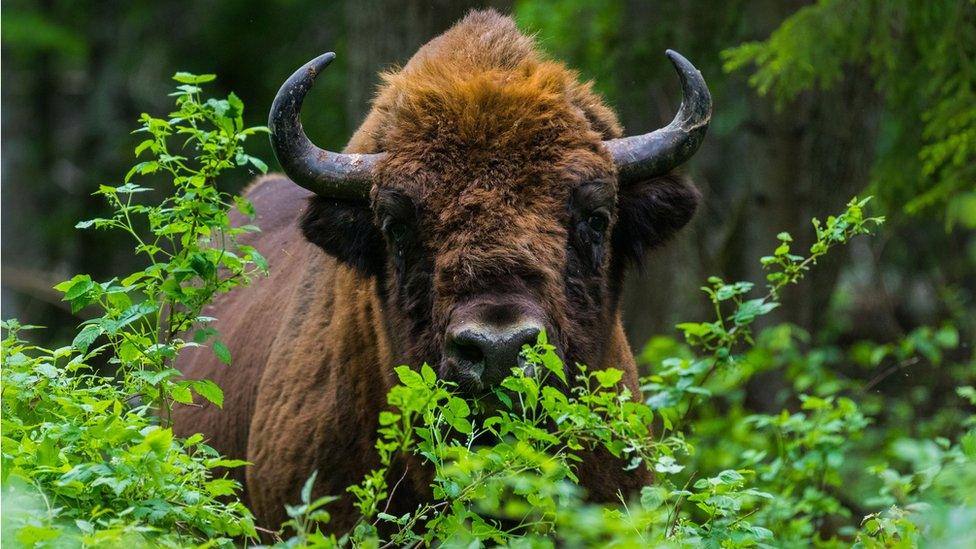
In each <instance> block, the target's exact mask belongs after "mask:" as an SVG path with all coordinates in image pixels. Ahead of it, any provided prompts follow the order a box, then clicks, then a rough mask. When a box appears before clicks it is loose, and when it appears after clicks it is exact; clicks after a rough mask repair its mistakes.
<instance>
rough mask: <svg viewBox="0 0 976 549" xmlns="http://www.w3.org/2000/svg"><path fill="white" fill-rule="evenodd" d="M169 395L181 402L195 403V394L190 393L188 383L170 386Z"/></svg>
mask: <svg viewBox="0 0 976 549" xmlns="http://www.w3.org/2000/svg"><path fill="white" fill-rule="evenodd" d="M169 396H170V398H172V399H173V400H175V401H176V402H179V403H180V404H192V403H193V394H192V393H190V388H189V387H187V386H186V385H173V386H172V387H171V388H170V391H169Z"/></svg>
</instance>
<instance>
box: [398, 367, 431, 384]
mask: <svg viewBox="0 0 976 549" xmlns="http://www.w3.org/2000/svg"><path fill="white" fill-rule="evenodd" d="M393 371H395V372H396V375H397V377H398V378H399V379H400V383H402V384H403V385H405V386H407V387H410V388H413V389H417V388H420V387H424V378H423V377H421V375H420V374H419V373H417V372H416V371H414V370H413V369H411V368H410V367H409V366H397V367H396V368H394V369H393Z"/></svg>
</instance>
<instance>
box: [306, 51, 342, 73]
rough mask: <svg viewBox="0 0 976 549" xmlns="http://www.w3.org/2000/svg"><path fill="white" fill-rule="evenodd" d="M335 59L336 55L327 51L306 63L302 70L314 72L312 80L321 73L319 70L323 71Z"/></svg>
mask: <svg viewBox="0 0 976 549" xmlns="http://www.w3.org/2000/svg"><path fill="white" fill-rule="evenodd" d="M335 58H336V54H335V52H334V51H327V52H325V53H323V54H322V55H320V56H318V57H316V58H315V59H312V60H311V61H309V62H308V63H306V64H305V66H304V67H302V68H303V69H311V70H313V71H315V73H314V74H312V78H315V77H316V76H318V74H319V72H321V70H322V69H324V68H325V67H328V66H329V63H331V62H332V61H334V60H335Z"/></svg>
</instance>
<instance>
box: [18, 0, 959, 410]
mask: <svg viewBox="0 0 976 549" xmlns="http://www.w3.org/2000/svg"><path fill="white" fill-rule="evenodd" d="M485 5H490V6H493V7H496V8H498V9H499V10H501V11H506V12H511V13H513V14H514V15H515V17H516V19H517V20H518V22H519V25H520V26H521V27H522V28H523V29H524V30H526V31H530V32H535V33H537V34H538V38H539V41H540V43H541V45H542V47H543V48H544V50H545V51H547V52H548V53H549V54H550V55H551V56H553V57H555V58H557V59H560V60H563V61H565V62H566V63H567V64H569V65H570V66H572V67H574V68H576V69H578V70H579V71H580V73H581V74H582V75H583V76H584V77H585V78H588V79H593V80H594V81H595V82H596V88H597V89H598V90H599V91H600V92H601V93H603V94H604V96H605V97H606V98H607V100H608V101H609V103H610V104H611V105H612V106H613V107H614V108H616V110H617V112H618V113H619V115H620V117H621V120H622V122H623V124H624V126H625V127H626V128H627V129H628V131H629V132H630V133H635V132H644V131H647V130H650V129H653V128H656V127H659V126H661V125H663V124H665V123H666V122H667V121H668V120H670V118H671V117H672V116H673V113H674V112H675V110H676V108H677V103H678V100H679V98H680V90H679V88H678V81H677V79H676V78H675V76H674V73H673V69H672V67H671V66H670V64H669V63H668V61H667V59H666V58H665V57H664V50H665V49H666V48H673V49H675V50H677V51H679V52H681V53H682V54H684V55H685V56H686V57H688V58H689V59H690V60H691V61H692V62H693V63H695V64H696V65H697V66H698V67H699V69H700V70H701V71H702V72H703V74H704V75H705V79H706V81H707V82H708V83H709V86H710V88H711V90H712V94H713V97H714V100H715V107H714V113H715V115H714V121H713V124H712V126H711V129H710V130H709V135H708V137H707V139H706V141H705V144H704V146H703V147H702V149H701V151H700V152H699V153H698V154H697V155H696V156H695V158H694V160H693V161H692V162H691V163H690V164H689V165H688V166H687V167H686V169H687V170H688V171H689V172H690V174H691V176H692V177H693V179H694V180H695V181H696V183H697V185H698V186H699V188H700V189H701V190H702V191H703V193H704V196H705V199H704V203H703V205H702V207H701V210H700V212H699V214H698V216H697V218H696V220H695V221H694V223H693V226H691V227H690V229H689V230H686V231H684V232H683V233H682V235H681V237H680V238H678V239H677V240H676V241H675V242H673V243H671V244H670V245H669V246H667V247H666V248H664V249H662V250H660V251H658V252H657V253H656V254H655V255H653V256H652V257H651V258H650V260H649V262H648V264H647V265H646V267H645V269H644V270H643V272H641V273H639V274H638V273H635V274H634V275H632V276H631V277H630V279H629V281H628V286H627V289H626V294H625V296H624V303H625V313H624V314H625V319H626V325H627V327H628V330H629V336H630V338H631V341H632V342H633V344H634V346H635V349H640V348H641V346H643V344H644V342H646V341H648V339H649V338H651V337H652V336H653V335H655V334H670V335H674V329H673V326H674V324H675V323H676V322H679V321H684V320H699V319H702V318H704V317H707V315H708V308H709V307H710V305H709V303H708V302H707V301H706V300H705V299H703V296H702V295H701V293H700V291H699V286H701V285H702V284H703V282H704V280H705V278H706V277H707V276H709V275H713V274H714V275H718V276H721V277H723V278H725V279H726V280H752V281H755V282H757V283H761V282H762V281H763V273H762V272H761V269H760V267H759V262H758V259H759V257H760V256H763V255H766V254H768V253H770V252H771V251H772V249H773V248H775V247H776V240H775V235H776V234H777V232H779V231H789V232H790V233H791V234H793V235H794V238H795V239H796V240H797V241H798V244H799V247H802V246H803V245H804V244H809V241H810V239H811V233H812V230H811V228H810V218H811V217H814V216H820V217H822V216H825V215H827V214H829V213H833V212H838V211H841V210H842V209H843V206H844V204H845V203H846V202H847V201H848V199H849V198H850V197H852V196H854V195H859V196H864V195H867V194H872V195H875V197H876V198H875V201H874V203H873V206H874V207H873V211H872V213H873V214H883V215H886V216H887V217H888V223H887V224H886V225H885V226H884V227H883V228H882V229H881V231H880V232H879V234H878V235H877V236H875V237H873V238H861V239H857V240H856V241H855V242H854V243H853V244H852V245H851V246H850V247H849V248H847V249H846V250H845V251H844V252H842V253H838V254H836V255H835V256H834V257H832V258H830V260H829V261H828V262H827V263H825V264H822V265H819V266H818V267H817V268H816V269H815V270H814V271H813V273H812V275H811V276H810V277H809V278H808V279H807V280H805V281H804V282H803V284H802V285H801V286H800V287H799V288H796V289H791V290H790V291H788V293H787V294H786V296H785V299H786V303H785V306H784V307H782V308H781V309H780V310H778V311H777V312H776V314H774V315H771V318H770V319H769V320H768V321H767V322H769V323H773V322H775V323H778V322H789V323H792V324H794V325H796V326H798V327H799V328H801V329H802V330H803V331H805V332H806V333H808V334H809V335H810V345H818V346H821V345H822V346H831V347H832V348H837V349H845V350H846V349H852V348H856V343H857V342H859V341H862V340H872V341H876V342H879V343H885V342H896V341H900V340H901V339H902V338H904V336H905V335H906V334H909V333H910V332H912V330H914V329H916V328H917V327H919V326H934V327H939V326H943V325H950V326H952V327H953V329H952V332H955V333H957V334H958V338H959V342H958V345H957V346H955V350H954V351H953V352H954V353H956V354H957V355H958V356H957V359H959V358H962V360H965V358H963V357H970V356H972V348H971V345H972V343H973V341H974V340H976V305H974V300H976V231H974V229H976V95H974V93H976V92H974V88H976V4H974V3H973V1H972V0H939V1H931V2H928V1H927V2H917V1H913V0H888V1H881V0H832V1H821V2H819V3H814V4H811V3H809V2H796V1H783V0H758V1H749V2H745V1H738V0H725V1H721V2H719V1H715V0H685V1H680V2H651V1H640V0H607V1H601V2H591V1H587V0H554V1H547V2H542V1H530V0H516V1H490V2H471V1H467V0H465V1H447V0H435V1H414V0H378V1H364V0H359V1H355V2H354V1H338V0H337V1H310V0H265V1H262V2H253V1H243V0H223V1H194V2H188V1H167V2H144V1H127V2H118V1H104V2H70V1H59V0H35V1H25V0H8V1H5V2H4V4H3V13H2V26H3V28H2V31H3V32H2V40H3V51H2V79H3V84H4V85H3V90H2V93H3V97H2V105H3V109H2V140H3V158H2V174H3V182H2V185H3V189H2V196H3V201H2V238H3V242H2V285H3V294H2V301H3V316H4V318H10V317H18V318H20V319H21V320H22V321H23V322H25V323H31V324H39V325H45V326H47V327H49V328H50V329H49V330H46V331H44V332H41V334H43V337H49V338H53V339H55V340H64V339H70V337H71V334H72V333H73V331H74V329H75V327H76V325H77V324H78V323H79V322H80V321H81V320H82V318H80V317H77V316H72V315H71V314H70V310H69V309H68V308H67V307H66V305H65V304H63V303H62V302H61V301H60V298H61V296H60V294H59V293H58V292H56V291H54V290H53V289H52V288H51V287H52V286H53V285H54V284H55V283H57V282H58V281H60V280H63V279H65V278H68V277H69V276H70V275H71V274H73V273H78V272H84V273H91V274H92V276H93V277H95V278H96V279H108V278H110V277H111V276H112V275H113V274H117V273H125V272H130V271H132V270H134V267H133V266H131V265H128V264H126V262H130V261H133V260H134V259H133V254H131V252H130V250H129V249H128V245H127V244H125V245H123V244H121V243H120V242H119V241H117V239H119V238H120V235H118V234H112V233H103V232H95V231H77V230H75V229H74V228H73V227H74V224H75V223H76V222H77V221H79V220H82V219H87V218H91V217H95V216H98V215H101V214H102V212H103V211H104V210H105V209H106V208H105V204H104V203H103V201H102V199H101V198H100V197H95V196H92V192H93V191H94V190H96V189H97V187H98V185H99V184H101V183H111V184H118V183H119V182H120V180H121V177H122V176H123V175H124V173H125V171H126V169H127V167H128V166H129V165H131V163H132V158H133V157H132V149H133V147H134V146H135V144H136V143H137V142H138V139H137V137H136V136H130V135H129V131H130V130H131V129H132V128H134V127H135V125H136V119H137V117H138V115H139V114H140V112H142V111H147V112H151V113H154V114H157V115H159V114H163V113H165V112H168V110H169V109H170V107H171V105H170V104H169V103H168V102H167V101H166V100H165V99H166V93H167V92H168V90H170V89H171V86H172V83H171V80H170V76H171V75H172V74H173V73H175V72H177V71H180V70H185V71H190V72H194V73H208V72H213V73H216V74H217V75H218V81H217V86H216V88H217V89H216V90H215V92H216V93H222V92H223V93H225V92H228V91H234V92H235V93H237V94H238V95H239V96H240V97H241V98H242V99H243V100H244V102H245V104H247V105H248V106H249V108H250V111H249V112H247V113H245V122H246V124H248V125H253V124H263V123H264V121H265V117H266V114H267V108H268V106H269V105H270V103H271V99H272V97H273V95H274V93H275V91H276V90H277V88H278V86H279V85H280V83H281V82H282V81H283V79H284V78H285V77H286V76H287V75H288V74H290V73H291V72H292V71H293V70H294V69H295V68H296V67H298V66H299V65H301V64H302V63H304V62H305V61H307V60H308V59H310V58H312V57H314V56H315V55H318V54H319V53H321V52H324V51H329V50H332V51H335V52H337V54H338V60H337V62H336V63H335V64H334V65H333V66H332V67H331V68H330V69H329V71H327V72H326V73H325V75H324V76H323V77H322V78H321V79H320V83H319V84H317V86H316V88H315V89H314V90H313V92H312V94H311V97H310V98H309V100H308V101H307V102H306V104H307V107H306V109H305V119H304V120H305V125H306V127H307V128H308V131H309V133H310V135H311V136H312V138H313V140H314V141H316V142H317V143H318V144H320V145H321V146H324V147H326V148H331V149H340V148H342V146H343V145H344V143H345V140H346V139H347V138H348V137H349V136H350V135H351V134H352V132H353V130H354V129H355V127H356V126H357V125H358V124H359V122H360V121H361V120H362V117H363V115H364V113H365V112H366V110H367V108H368V104H369V101H370V98H371V94H372V90H373V88H374V86H375V84H376V82H377V77H376V74H377V72H378V71H380V70H381V69H384V68H386V67H389V66H390V65H393V64H397V63H403V62H405V61H406V60H407V59H408V58H409V57H410V55H412V54H413V52H414V51H415V50H416V49H417V47H418V46H420V45H421V44H422V43H424V42H425V41H427V40H428V39H430V38H432V37H433V36H435V35H437V34H438V33H439V32H441V31H443V30H444V29H446V28H447V27H448V26H450V25H451V24H452V23H453V22H454V21H456V20H457V19H458V18H460V17H461V16H462V15H463V14H464V13H465V12H466V11H467V10H468V9H470V8H471V7H482V6H485ZM252 152H253V153H254V154H257V155H258V156H260V157H261V158H263V159H265V160H267V161H269V163H270V162H272V161H273V160H274V159H273V157H272V155H271V152H270V147H269V146H268V144H267V143H264V142H262V143H260V144H259V146H257V147H255V148H254V149H253V151H252ZM272 169H275V167H274V164H272ZM246 183H247V181H246V180H245V179H244V178H242V179H240V180H239V181H236V182H235V185H236V187H235V188H234V189H230V190H236V189H238V188H240V187H243V186H244V185H245V184H246ZM276 267H277V266H275V265H272V268H276ZM862 362H864V364H862V365H861V366H868V367H871V366H876V364H875V365H872V364H870V360H864V361H862ZM844 364H846V365H842V366H838V367H840V368H849V369H850V371H845V372H844V374H845V375H849V376H855V377H864V378H871V377H873V376H874V375H875V374H876V372H873V371H870V369H869V368H861V366H859V365H858V364H857V361H854V362H851V363H844ZM895 366H896V367H897V370H898V371H899V372H900V373H903V374H904V375H899V376H892V377H891V378H890V379H885V380H884V381H883V383H879V384H876V385H877V387H878V389H879V390H884V391H905V390H910V389H911V387H912V386H914V385H916V384H918V383H919V382H921V381H924V383H925V384H926V385H928V386H929V387H931V388H933V392H932V393H926V398H934V399H937V397H938V395H939V389H938V387H940V384H941V386H942V387H944V389H945V390H947V391H948V390H951V388H952V387H954V385H955V383H954V382H952V381H950V380H948V379H945V380H944V383H942V382H940V379H942V378H941V377H940V376H942V375H943V374H941V373H938V370H937V369H935V368H933V365H932V364H931V363H929V362H927V361H908V362H906V363H904V364H896V365H895ZM858 368H861V369H858ZM754 383H756V384H758V385H757V386H758V387H766V386H768V384H770V383H772V384H775V383H777V380H776V379H763V378H762V377H761V376H760V377H759V378H758V379H757V380H754ZM753 393H754V399H755V405H756V407H757V408H770V409H771V408H772V407H773V406H772V403H768V402H764V400H765V399H764V396H763V395H766V394H769V393H770V392H769V391H750V394H753Z"/></svg>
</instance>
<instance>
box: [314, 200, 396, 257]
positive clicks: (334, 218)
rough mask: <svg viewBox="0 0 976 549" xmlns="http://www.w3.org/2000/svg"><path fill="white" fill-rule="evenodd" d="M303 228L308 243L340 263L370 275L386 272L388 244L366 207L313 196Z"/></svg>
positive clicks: (361, 204)
mask: <svg viewBox="0 0 976 549" xmlns="http://www.w3.org/2000/svg"><path fill="white" fill-rule="evenodd" d="M301 227H302V234H304V235H305V238H306V239H308V241H309V242H311V243H313V244H315V245H317V246H318V247H320V248H322V249H323V250H325V252H326V253H328V254H329V255H331V256H333V257H335V258H336V259H338V260H339V261H341V262H343V263H345V264H347V265H349V266H350V267H353V268H355V269H356V270H358V271H359V272H361V273H363V274H365V275H367V276H380V275H381V274H382V273H383V268H384V265H385V264H386V255H385V251H386V245H385V243H384V241H383V235H382V234H381V233H380V230H379V229H378V228H377V227H376V225H375V224H374V223H373V212H372V211H371V210H370V209H369V207H368V206H366V205H365V204H363V203H361V202H353V201H345V200H337V199H334V198H326V197H322V196H313V197H312V198H310V199H309V202H308V208H307V209H306V210H305V214H304V215H303V216H302V222H301Z"/></svg>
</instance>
